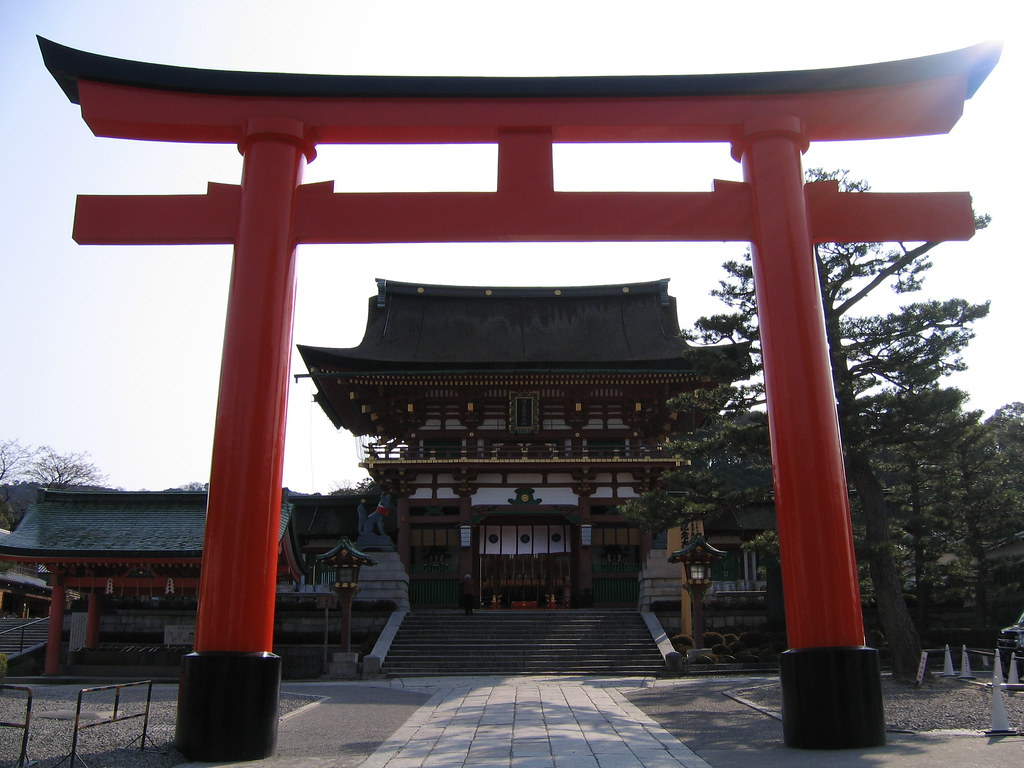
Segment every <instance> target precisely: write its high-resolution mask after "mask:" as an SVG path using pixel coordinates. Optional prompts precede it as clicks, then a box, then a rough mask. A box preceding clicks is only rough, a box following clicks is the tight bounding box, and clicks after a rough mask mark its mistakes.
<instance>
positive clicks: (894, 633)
mask: <svg viewBox="0 0 1024 768" xmlns="http://www.w3.org/2000/svg"><path fill="white" fill-rule="evenodd" d="M847 473H848V474H849V479H850V482H851V484H852V485H853V487H854V488H855V489H856V490H857V495H858V496H859V498H860V502H861V507H862V509H863V513H864V527H865V543H866V544H867V549H868V563H869V566H870V571H871V582H872V584H873V585H874V588H875V601H876V603H877V605H878V621H879V623H880V624H881V625H882V631H883V632H884V633H885V638H886V640H887V641H888V643H889V650H890V652H891V653H892V670H893V676H894V677H895V678H896V679H898V680H913V679H915V678H916V677H917V667H918V664H919V662H920V660H921V638H920V636H919V635H918V633H917V629H916V628H915V627H914V622H913V620H912V619H911V616H910V611H909V610H908V609H907V603H906V601H905V600H904V598H903V579H902V578H901V576H900V573H899V569H898V568H897V567H896V558H895V557H894V556H893V546H894V543H893V541H892V535H891V531H890V528H889V511H888V508H887V506H886V502H885V497H884V495H883V494H882V485H881V483H879V482H878V478H877V477H876V476H875V473H874V470H873V469H872V468H871V464H870V462H869V460H868V459H867V457H866V456H864V455H862V454H861V453H859V452H856V451H855V452H849V453H847Z"/></svg>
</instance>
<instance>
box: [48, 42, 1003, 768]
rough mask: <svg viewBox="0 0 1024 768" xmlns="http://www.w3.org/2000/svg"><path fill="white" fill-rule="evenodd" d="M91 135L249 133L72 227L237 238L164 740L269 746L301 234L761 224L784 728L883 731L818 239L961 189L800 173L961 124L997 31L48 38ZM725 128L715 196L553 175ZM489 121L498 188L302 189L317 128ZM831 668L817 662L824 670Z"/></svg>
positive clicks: (852, 734)
mask: <svg viewBox="0 0 1024 768" xmlns="http://www.w3.org/2000/svg"><path fill="white" fill-rule="evenodd" d="M40 45H41V48H42V51H43V56H44V60H45V62H46V66H47V68H48V69H49V70H50V72H51V73H52V74H53V75H54V77H55V78H56V79H57V81H58V82H59V84H60V85H61V87H62V88H63V89H64V91H65V92H66V93H67V95H68V97H69V98H70V99H71V101H72V102H74V103H77V104H80V105H81V108H82V116H83V118H84V119H85V121H86V122H87V123H88V125H89V127H90V128H91V129H92V131H93V132H94V133H95V134H96V135H97V136H107V137H116V138H131V139H146V140H152V141H178V142H183V141H184V142H220V143H232V144H236V145H237V146H238V147H239V150H240V151H241V153H242V155H243V157H244V166H243V175H242V183H241V186H231V185H211V186H210V189H209V191H208V192H207V194H205V195H176V196H155V197H138V196H125V197H91V196H83V197H80V198H79V203H78V210H77V213H76V217H75V229H74V236H75V239H76V240H77V241H78V242H79V243H90V244H116V243H134V244H141V243H147V244H148V243H168V244H192V243H232V244H234V262H233V269H232V277H231V287H230V295H229V302H228V321H227V329H226V336H225V344H224V357H223V362H222V370H221V383H220V397H219V402H218V408H217V421H216V432H215V436H214V449H213V459H212V470H211V477H210V501H209V509H208V518H207V527H206V541H205V548H204V553H203V570H202V579H201V584H200V598H199V613H198V617H197V627H196V647H195V652H194V653H193V654H191V655H189V656H188V657H187V658H186V659H185V661H184V662H183V668H182V682H181V689H180V693H179V715H178V725H177V734H176V742H177V745H178V748H179V749H180V750H181V751H182V752H183V753H184V754H186V755H187V756H188V757H189V758H190V759H192V760H206V761H209V760H248V759H257V758H261V757H265V756H268V755H270V754H272V753H273V752H274V749H275V744H276V738H277V713H276V710H277V707H276V704H277V699H278V695H279V688H280V659H278V658H277V657H276V656H274V655H273V654H272V653H271V652H270V651H271V649H272V640H273V637H272V635H273V613H274V592H275V583H274V576H275V574H274V568H273V563H274V562H275V553H276V542H277V533H278V517H279V511H280V493H281V467H282V453H283V445H284V426H285V402H286V396H287V387H288V363H289V357H290V350H291V344H292V341H291V317H292V303H293V295H294V279H295V269H294V251H295V247H296V245H297V244H299V243H370V242H456V241H472V242H485V241H497V240H520V241H598V240H602V241H608V240H616V241H645V240H646V241H650V240H678V241H684V240H714V241H723V240H736V241H749V242H750V243H751V244H752V252H753V257H754V276H755V287H756V291H757V302H758V316H759V323H760V328H761V335H762V345H763V359H764V369H765V380H766V386H767V394H768V411H769V418H770V420H771V424H772V460H773V465H774V482H775V490H776V497H775V498H776V509H777V517H778V528H779V539H780V547H781V550H782V568H783V583H784V588H785V596H786V597H785V601H786V621H787V629H788V637H789V643H790V647H791V650H789V651H787V652H786V653H785V654H783V657H782V663H781V671H782V681H783V724H784V738H785V741H786V743H787V744H788V745H790V746H795V747H807V748H836V747H866V746H874V745H878V744H882V743H884V740H885V725H884V718H883V710H882V701H881V690H880V677H879V665H878V656H877V653H876V652H875V651H874V650H872V649H869V648H866V647H865V646H864V628H863V622H862V618H861V605H860V595H859V591H858V584H857V570H856V561H855V559H854V554H853V539H852V533H851V527H850V513H849V503H848V499H847V487H846V480H845V476H844V470H843V459H842V449H841V445H840V440H839V431H838V426H837V419H836V410H835V399H834V393H833V389H832V378H831V372H830V368H829V360H828V350H827V347H826V343H825V331H824V319H823V313H822V306H821V297H820V294H819V288H818V280H817V274H816V270H815V265H814V259H813V253H812V244H813V243H815V242H829V241H843V242H857V241H871V242H876V241H931V240H947V239H967V238H969V237H971V235H972V234H973V231H974V228H973V215H972V211H971V206H970V200H969V197H968V196H967V195H966V194H919V195H904V194H867V193H862V194H844V193H840V192H839V191H838V189H837V188H836V186H835V185H834V184H831V185H830V184H825V183H822V184H808V185H805V184H804V182H803V176H802V168H801V155H802V153H803V152H804V151H806V149H807V147H808V145H809V144H810V142H812V141H837V140H856V139H872V138H887V137H898V136H920V135H928V134H940V133H946V132H948V131H949V130H950V129H951V128H952V127H953V125H954V124H955V123H956V121H957V120H958V119H959V117H960V115H961V112H962V109H963V103H964V100H965V99H967V98H969V97H970V96H971V95H973V93H974V92H975V90H976V89H977V88H978V87H979V86H980V85H981V83H982V82H983V81H984V79H985V77H986V76H987V75H988V73H989V71H990V70H991V69H992V67H993V66H994V65H995V63H996V61H997V59H998V56H999V48H998V47H997V46H991V45H981V46H975V47H974V48H968V49H964V50H962V51H954V52H950V53H944V54H939V55H936V56H928V57H924V58H919V59H910V60H905V61H896V62H887V63H881V64H869V65H864V66H858V67H845V68H839V69H830V70H813V71H810V70H809V71H799V72H782V73H778V72H776V73H756V74H737V75H732V74H727V75H707V76H703V75H702V76H678V77H677V76H669V77H596V78H587V77H583V78H576V77H570V78H433V77H343V76H329V75H287V74H269V73H247V72H222V71H211V70H197V69H185V68H178V67H167V66H161V65H154V64H143V63H139V62H132V61H125V60H121V59H112V58H108V57H103V56H96V55H93V54H89V53H84V52H81V51H76V50H73V49H69V48H65V47H63V46H60V45H57V44H55V43H51V42H49V41H45V40H40ZM652 141H657V142H676V141H686V142H691V141H696V142H724V143H728V144H730V145H731V147H732V151H733V156H734V157H735V158H736V159H737V160H739V161H741V162H742V165H743V174H744V181H743V182H742V183H721V182H716V184H715V187H714V191H712V192H707V193H587V192H582V193H579V192H556V191H554V189H553V184H552V169H551V147H552V143H553V142H652ZM481 142H486V143H497V144H498V147H499V150H498V184H497V191H496V192H493V193H444V194H442V193H422V194H335V193H334V192H333V189H332V187H331V185H330V184H316V185H308V186H304V185H302V184H301V175H302V169H303V167H304V164H305V163H306V162H308V161H310V160H312V159H313V158H314V157H315V147H316V145H317V144H320V143H374V144H402V143H417V144H421V143H481ZM825 681H827V683H826V682H825Z"/></svg>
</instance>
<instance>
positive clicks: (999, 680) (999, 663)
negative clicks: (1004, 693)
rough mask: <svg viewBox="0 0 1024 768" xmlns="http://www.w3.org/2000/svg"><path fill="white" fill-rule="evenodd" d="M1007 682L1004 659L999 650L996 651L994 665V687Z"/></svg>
mask: <svg viewBox="0 0 1024 768" xmlns="http://www.w3.org/2000/svg"><path fill="white" fill-rule="evenodd" d="M1005 682H1006V681H1005V680H1004V679H1003V659H1002V657H1001V656H1000V655H999V650H998V649H996V653H995V661H994V663H993V664H992V685H1003V684H1004V683H1005Z"/></svg>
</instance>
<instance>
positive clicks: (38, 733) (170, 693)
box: [0, 685, 316, 768]
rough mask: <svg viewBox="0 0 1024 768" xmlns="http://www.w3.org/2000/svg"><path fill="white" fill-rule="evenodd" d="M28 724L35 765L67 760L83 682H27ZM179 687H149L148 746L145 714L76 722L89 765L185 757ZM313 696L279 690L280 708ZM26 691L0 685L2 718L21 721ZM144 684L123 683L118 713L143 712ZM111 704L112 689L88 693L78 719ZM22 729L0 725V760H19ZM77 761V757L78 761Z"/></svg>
mask: <svg viewBox="0 0 1024 768" xmlns="http://www.w3.org/2000/svg"><path fill="white" fill-rule="evenodd" d="M31 688H32V724H31V728H30V731H29V743H28V757H29V759H30V760H35V761H38V762H37V763H36V768H53V766H56V765H57V764H58V763H60V762H61V761H62V760H63V761H64V765H68V762H67V757H68V756H69V755H70V754H71V742H72V739H73V737H74V717H75V707H76V705H77V699H78V692H79V691H80V690H81V688H82V686H77V685H76V686H63V685H62V686H31ZM177 697H178V691H177V688H176V687H175V686H159V687H156V686H155V687H154V688H153V698H152V700H151V702H150V708H149V722H148V727H147V729H146V748H145V750H141V749H139V744H140V737H141V735H142V726H143V720H144V719H143V718H142V717H134V718H131V719H124V720H119V721H118V722H115V723H110V724H106V725H98V726H95V727H90V728H80V729H79V732H78V755H79V756H81V758H82V759H83V760H84V761H85V762H86V763H87V764H88V765H89V768H170V766H173V765H177V764H179V763H183V762H185V758H184V757H183V756H182V754H181V753H180V752H178V751H177V750H176V749H174V746H173V742H174V720H175V713H176V710H177ZM315 700H316V699H315V697H312V696H302V695H296V694H282V695H281V704H280V711H281V714H282V715H284V714H286V713H287V712H290V711H292V710H294V709H297V708H299V707H302V706H305V705H306V704H309V703H310V702H312V701H315ZM25 701H26V695H25V693H24V692H23V691H16V690H15V691H12V690H7V689H5V690H3V691H0V721H3V722H4V723H18V724H20V723H23V722H24V720H25ZM145 702H146V686H138V687H132V688H125V689H123V690H122V691H121V697H120V701H119V703H118V717H119V718H128V717H130V716H132V715H141V714H142V713H144V712H145ZM113 708H114V692H113V691H98V692H96V693H92V694H86V696H85V697H84V699H83V702H82V714H83V717H82V719H81V720H80V723H81V724H83V725H84V724H85V723H87V722H90V721H91V722H95V720H96V719H97V718H98V717H109V716H110V715H111V713H112V712H113ZM23 735H24V731H23V730H21V729H20V728H10V727H4V728H0V766H2V767H3V768H7V766H11V765H14V764H15V763H17V761H18V758H19V756H20V755H21V745H22V738H23ZM77 765H81V763H79V762H78V761H77V760H76V766H77Z"/></svg>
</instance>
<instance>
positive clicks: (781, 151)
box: [734, 116, 885, 747]
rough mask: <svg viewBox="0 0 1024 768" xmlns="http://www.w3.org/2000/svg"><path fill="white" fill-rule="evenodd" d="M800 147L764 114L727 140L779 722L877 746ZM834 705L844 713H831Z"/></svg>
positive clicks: (872, 668)
mask: <svg viewBox="0 0 1024 768" xmlns="http://www.w3.org/2000/svg"><path fill="white" fill-rule="evenodd" d="M807 145H808V141H807V138H806V135H805V132H804V126H803V124H802V121H801V120H800V119H799V118H796V117H789V116H779V117H774V116H770V117H763V118H756V119H752V120H749V121H747V122H746V123H745V124H744V134H743V137H742V139H741V140H740V141H739V142H738V143H737V144H736V145H735V148H734V153H735V154H736V155H737V156H738V157H739V159H741V161H742V163H743V174H744V178H745V179H746V181H747V182H748V183H749V184H750V189H751V205H752V216H753V223H754V238H753V241H752V256H753V272H754V286H755V291H756V294H757V308H758V309H757V312H758V326H759V328H760V334H761V350H762V360H763V364H764V377H765V388H766V390H767V392H766V394H767V401H768V421H769V427H770V431H771V451H772V468H773V475H774V482H775V509H776V518H777V523H778V531H779V549H780V558H781V562H782V577H783V588H784V590H785V603H786V629H787V637H788V640H789V646H790V648H791V649H792V650H790V651H788V652H787V653H786V654H783V658H782V661H781V674H782V683H783V729H784V733H785V737H786V743H787V744H789V745H790V746H802V747H813V746H815V745H816V744H821V745H823V746H824V745H828V746H831V747H836V746H847V747H855V746H871V745H875V744H880V743H884V741H885V720H884V712H883V709H882V700H881V688H880V681H879V672H878V657H877V652H876V651H874V650H873V649H869V648H865V647H864V626H863V619H862V616H861V603H860V589H859V585H858V578H857V561H856V557H855V555H854V549H853V531H852V528H851V523H850V506H849V498H848V495H847V488H846V473H845V470H844V468H843V451H842V445H841V443H840V436H839V422H838V416H837V413H836V399H835V391H834V387H833V383H832V369H831V366H830V363H829V352H828V343H827V340H826V334H825V318H824V310H823V307H822V299H821V290H820V285H819V282H818V270H817V265H816V263H815V258H814V252H813V248H812V245H811V233H810V227H809V225H808V216H807V210H806V203H805V197H804V182H803V171H802V168H801V162H800V156H801V154H802V152H803V151H805V150H806V149H807ZM826 681H827V682H826ZM837 708H839V709H843V710H846V711H843V712H840V713H838V714H837V713H836V712H835V711H834V710H836V709H837ZM837 727H841V728H842V729H843V730H842V731H841V732H836V731H837ZM837 741H840V742H843V743H837Z"/></svg>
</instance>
